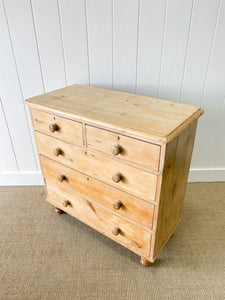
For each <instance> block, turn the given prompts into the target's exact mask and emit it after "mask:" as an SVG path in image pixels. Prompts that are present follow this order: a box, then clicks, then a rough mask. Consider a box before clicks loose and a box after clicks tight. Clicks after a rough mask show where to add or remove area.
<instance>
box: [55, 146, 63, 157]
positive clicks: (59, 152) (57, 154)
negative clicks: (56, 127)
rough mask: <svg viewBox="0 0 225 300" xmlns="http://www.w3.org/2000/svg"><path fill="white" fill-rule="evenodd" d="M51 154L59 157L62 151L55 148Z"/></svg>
mask: <svg viewBox="0 0 225 300" xmlns="http://www.w3.org/2000/svg"><path fill="white" fill-rule="evenodd" d="M53 153H54V155H55V156H59V155H60V154H62V150H61V149H60V148H55V149H54V150H53Z"/></svg>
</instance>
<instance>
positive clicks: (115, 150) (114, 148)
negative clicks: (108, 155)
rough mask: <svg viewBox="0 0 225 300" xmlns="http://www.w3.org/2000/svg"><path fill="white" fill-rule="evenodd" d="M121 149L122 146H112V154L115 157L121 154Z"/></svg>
mask: <svg viewBox="0 0 225 300" xmlns="http://www.w3.org/2000/svg"><path fill="white" fill-rule="evenodd" d="M121 150H122V149H121V147H120V145H118V144H117V145H115V146H112V148H111V152H112V154H113V155H118V154H119V153H120V152H121Z"/></svg>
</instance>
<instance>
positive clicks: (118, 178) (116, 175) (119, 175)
mask: <svg viewBox="0 0 225 300" xmlns="http://www.w3.org/2000/svg"><path fill="white" fill-rule="evenodd" d="M121 179H122V175H121V174H120V173H119V172H117V173H115V174H113V176H112V180H113V181H114V182H116V183H118V182H120V180H121Z"/></svg>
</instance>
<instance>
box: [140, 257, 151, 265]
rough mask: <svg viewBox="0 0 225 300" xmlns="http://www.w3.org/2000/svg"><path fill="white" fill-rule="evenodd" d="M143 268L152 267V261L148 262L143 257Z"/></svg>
mask: <svg viewBox="0 0 225 300" xmlns="http://www.w3.org/2000/svg"><path fill="white" fill-rule="evenodd" d="M140 262H141V264H142V266H143V267H149V266H150V265H151V263H150V261H148V260H147V259H146V258H145V257H143V256H141V260H140Z"/></svg>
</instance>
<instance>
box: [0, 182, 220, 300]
mask: <svg viewBox="0 0 225 300" xmlns="http://www.w3.org/2000/svg"><path fill="white" fill-rule="evenodd" d="M0 233H1V236H0V255H1V258H0V259H1V260H0V279H1V281H0V299H1V300H6V299H22V300H25V299H84V300H86V299H98V300H101V299H104V300H110V299H118V300H120V299H132V300H133V299H134V300H139V299H141V300H142V299H143V300H145V299H210V300H214V299H221V300H222V299H225V182H224V183H195V184H188V187H187V193H186V198H185V203H184V210H183V218H182V221H181V223H180V225H179V227H178V229H177V230H176V232H175V234H174V235H173V237H172V238H171V239H170V240H169V242H168V244H167V245H166V247H165V248H164V249H163V251H162V252H161V254H160V256H159V258H158V259H157V260H156V262H155V264H154V265H153V266H152V267H150V268H143V267H142V266H141V265H140V264H139V257H138V256H136V255H135V254H133V253H132V252H130V251H128V250H126V249H125V248H123V247H122V246H119V245H117V244H116V243H115V242H113V241H111V240H109V239H108V238H106V237H104V236H102V235H101V234H99V233H97V232H96V231H94V230H93V229H90V228H89V227H87V226H86V225H84V224H82V223H81V222H79V221H77V220H75V219H73V218H72V217H70V216H69V215H66V214H63V215H60V216H59V215H56V214H55V212H54V209H53V207H52V206H51V205H50V204H48V203H47V202H45V193H44V188H43V187H15V188H11V187H7V188H0Z"/></svg>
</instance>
